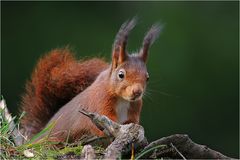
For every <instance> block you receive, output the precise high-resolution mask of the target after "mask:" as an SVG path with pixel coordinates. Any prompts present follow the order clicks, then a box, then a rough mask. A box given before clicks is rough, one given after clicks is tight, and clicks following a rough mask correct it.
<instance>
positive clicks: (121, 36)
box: [112, 18, 136, 68]
mask: <svg viewBox="0 0 240 160" xmlns="http://www.w3.org/2000/svg"><path fill="white" fill-rule="evenodd" d="M135 25H136V18H133V19H132V20H130V21H126V22H125V23H123V24H122V26H121V28H120V30H119V31H118V33H117V35H116V38H115V42H114V44H113V51H112V68H116V67H117V66H118V65H119V64H121V63H123V62H124V61H125V60H126V59H127V57H128V54H127V51H126V46H127V40H128V35H129V33H130V31H131V30H132V29H133V28H134V27H135Z"/></svg>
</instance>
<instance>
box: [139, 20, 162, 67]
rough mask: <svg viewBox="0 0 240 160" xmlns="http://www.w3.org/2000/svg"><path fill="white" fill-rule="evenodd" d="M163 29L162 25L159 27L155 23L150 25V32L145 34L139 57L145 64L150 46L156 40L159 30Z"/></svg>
mask: <svg viewBox="0 0 240 160" xmlns="http://www.w3.org/2000/svg"><path fill="white" fill-rule="evenodd" d="M162 28H163V25H160V24H159V23H156V24H154V25H152V27H151V28H150V30H149V31H148V32H147V33H146V35H145V37H144V39H143V44H142V45H143V47H142V49H141V51H140V55H139V56H140V57H141V58H142V60H143V61H144V62H145V63H146V61H147V56H148V50H149V48H150V46H151V45H152V44H153V43H154V41H155V40H156V39H157V38H158V36H159V34H160V32H161V30H162Z"/></svg>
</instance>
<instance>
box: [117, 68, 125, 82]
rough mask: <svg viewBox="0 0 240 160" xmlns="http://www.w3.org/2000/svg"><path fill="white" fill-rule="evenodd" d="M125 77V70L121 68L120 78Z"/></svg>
mask: <svg viewBox="0 0 240 160" xmlns="http://www.w3.org/2000/svg"><path fill="white" fill-rule="evenodd" d="M124 77H125V70H123V69H121V70H119V72H118V78H119V79H120V80H122V79H123V78H124Z"/></svg>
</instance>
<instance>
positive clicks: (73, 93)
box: [21, 19, 159, 142]
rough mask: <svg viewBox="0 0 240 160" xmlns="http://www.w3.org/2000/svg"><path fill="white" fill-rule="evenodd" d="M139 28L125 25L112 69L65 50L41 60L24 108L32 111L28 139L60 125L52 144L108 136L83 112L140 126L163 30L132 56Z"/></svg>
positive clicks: (150, 35)
mask: <svg viewBox="0 0 240 160" xmlns="http://www.w3.org/2000/svg"><path fill="white" fill-rule="evenodd" d="M135 23H136V22H135V19H133V20H131V21H129V22H126V23H124V24H123V25H122V26H121V28H120V30H119V32H118V34H117V36H116V40H115V42H114V45H113V52H112V63H111V64H110V65H108V64H107V63H106V62H105V61H103V60H102V59H98V58H93V59H90V60H85V61H77V60H75V59H74V57H73V56H72V55H71V53H70V51H69V50H68V49H66V48H65V49H56V50H53V51H51V52H50V53H49V54H48V55H47V56H45V57H43V58H42V59H40V61H39V63H38V64H37V67H36V69H35V70H34V73H33V75H32V77H31V80H30V81H29V82H28V83H27V85H26V93H25V94H24V95H23V98H22V107H21V109H22V110H25V111H26V112H27V115H26V116H25V117H24V118H23V119H22V127H23V129H24V130H25V135H28V136H29V137H31V136H32V135H33V134H35V133H37V132H39V131H40V130H41V129H42V128H43V127H44V126H46V125H48V124H49V123H52V122H56V125H55V126H54V128H53V129H52V130H51V133H50V135H49V136H50V140H53V141H61V142H62V141H65V140H66V138H67V137H69V141H76V140H78V139H79V138H81V136H82V135H84V134H92V135H99V136H102V135H103V132H102V131H100V130H99V129H98V128H97V127H96V126H95V125H94V124H93V123H92V122H91V120H90V119H89V118H88V117H86V116H84V115H82V114H81V113H79V110H81V109H85V110H87V111H90V112H95V113H98V114H101V115H105V116H107V117H109V118H110V119H112V120H113V121H115V122H118V123H122V124H126V123H139V119H140V113H141V109H142V95H143V92H144V90H145V88H146V84H147V83H146V82H147V80H148V73H147V68H146V60H147V55H148V48H149V47H150V45H151V44H152V43H153V41H154V40H155V39H156V37H157V34H158V32H159V28H157V26H154V27H152V28H151V29H150V31H149V32H148V33H147V34H146V36H145V38H144V41H143V48H142V49H141V50H140V53H138V54H133V55H129V54H128V52H127V51H126V44H127V38H128V34H129V32H130V30H131V29H132V28H133V27H134V26H135ZM46 134H47V133H46ZM42 136H44V135H42Z"/></svg>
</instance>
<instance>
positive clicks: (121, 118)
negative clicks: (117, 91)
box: [116, 99, 130, 124]
mask: <svg viewBox="0 0 240 160" xmlns="http://www.w3.org/2000/svg"><path fill="white" fill-rule="evenodd" d="M129 107H130V103H129V102H128V101H126V100H124V99H119V100H118V101H117V106H116V113H117V118H118V123H121V124H122V123H124V122H125V121H127V119H128V109H129Z"/></svg>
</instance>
